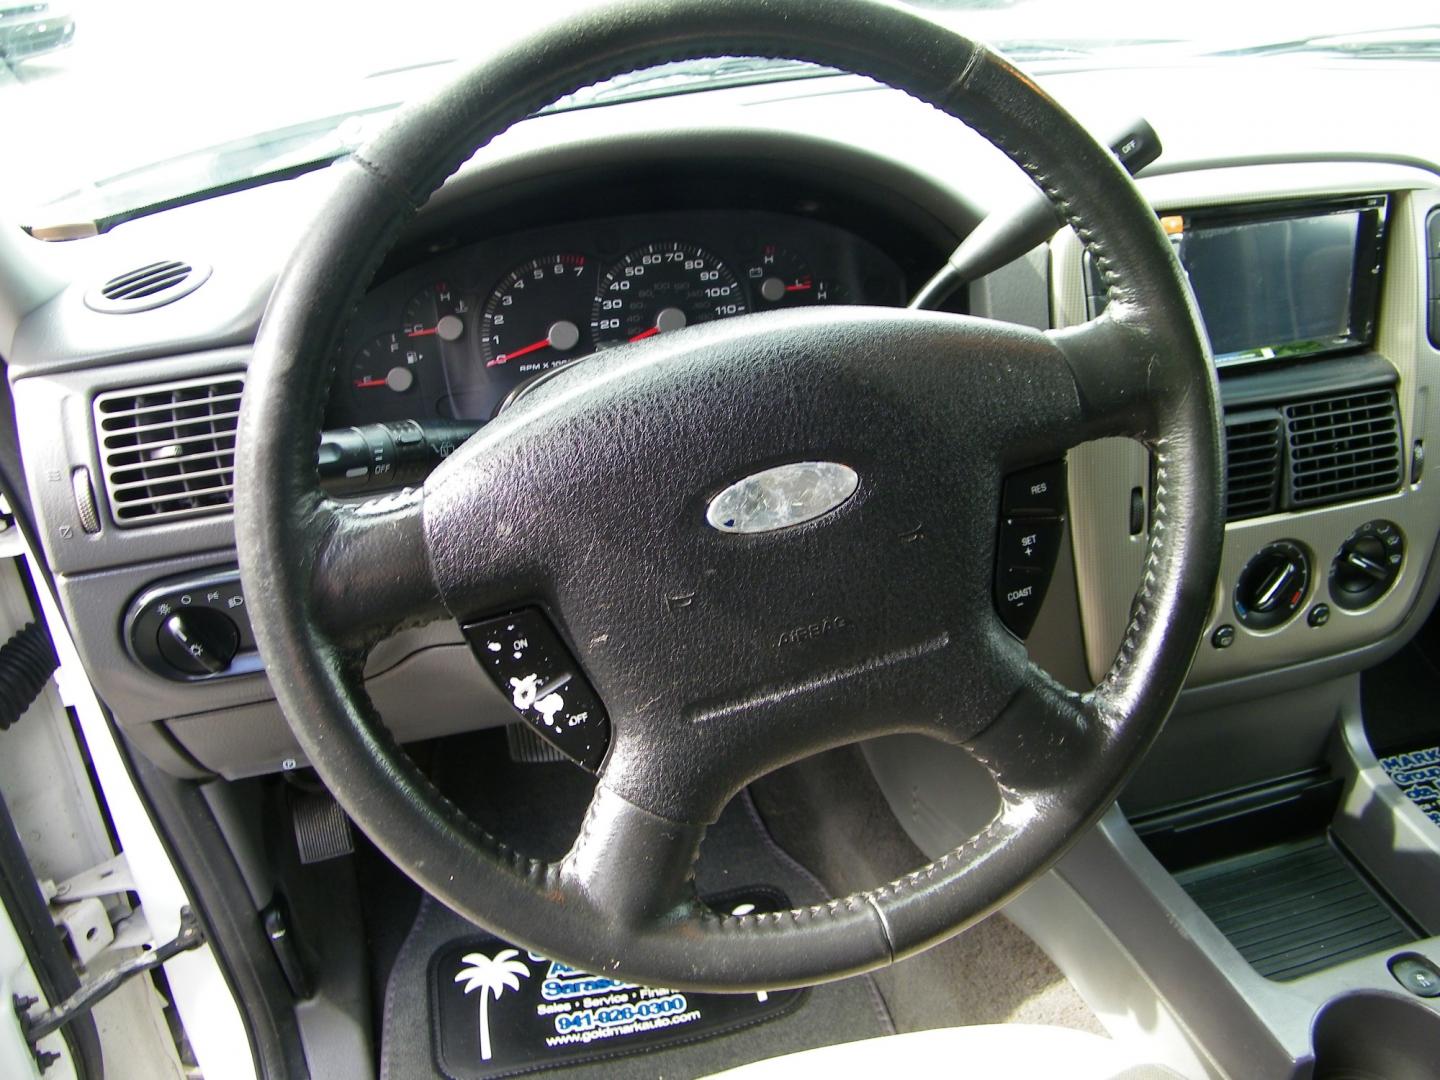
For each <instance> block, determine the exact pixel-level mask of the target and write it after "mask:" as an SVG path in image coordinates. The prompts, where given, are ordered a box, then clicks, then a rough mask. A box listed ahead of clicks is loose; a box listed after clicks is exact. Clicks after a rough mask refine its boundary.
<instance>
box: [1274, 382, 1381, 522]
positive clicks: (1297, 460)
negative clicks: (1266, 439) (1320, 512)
mask: <svg viewBox="0 0 1440 1080" xmlns="http://www.w3.org/2000/svg"><path fill="white" fill-rule="evenodd" d="M1284 412H1285V427H1286V434H1287V437H1288V440H1289V443H1290V505H1291V506H1294V507H1302V506H1321V505H1324V504H1326V503H1334V502H1342V501H1344V500H1347V499H1358V498H1363V497H1365V496H1368V495H1380V494H1383V493H1385V492H1389V491H1394V490H1395V489H1396V488H1398V487H1399V486H1400V481H1401V480H1402V478H1403V475H1404V474H1403V470H1402V467H1401V451H1400V411H1399V408H1398V406H1397V402H1396V399H1395V391H1394V390H1393V389H1388V388H1387V389H1381V390H1364V391H1358V392H1355V393H1349V394H1343V395H1340V396H1337V397H1326V398H1317V399H1314V400H1311V401H1298V402H1292V403H1290V404H1288V405H1286V406H1285V409H1284Z"/></svg>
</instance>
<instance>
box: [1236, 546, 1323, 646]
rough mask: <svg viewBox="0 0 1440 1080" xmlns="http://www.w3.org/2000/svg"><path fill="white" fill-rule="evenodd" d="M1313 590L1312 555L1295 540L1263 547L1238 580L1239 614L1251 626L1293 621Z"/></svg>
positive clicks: (1267, 627) (1268, 627) (1266, 627)
mask: <svg viewBox="0 0 1440 1080" xmlns="http://www.w3.org/2000/svg"><path fill="white" fill-rule="evenodd" d="M1309 591H1310V557H1309V556H1308V555H1306V553H1305V549H1304V548H1302V547H1301V546H1300V545H1299V544H1297V543H1295V542H1294V541H1293V540H1277V541H1275V543H1273V544H1268V545H1266V546H1265V547H1263V548H1261V549H1260V551H1259V552H1257V553H1256V555H1255V557H1254V558H1252V559H1251V560H1250V561H1249V562H1248V563H1246V564H1245V569H1244V570H1242V571H1240V580H1239V581H1237V582H1236V583H1235V617H1236V618H1238V619H1239V620H1240V622H1241V623H1243V624H1244V625H1245V626H1246V627H1248V628H1249V629H1251V630H1273V629H1274V628H1275V627H1277V626H1283V625H1284V624H1285V623H1287V622H1289V621H1290V619H1291V617H1292V616H1294V614H1295V612H1297V611H1299V610H1300V605H1301V604H1302V603H1304V601H1305V596H1306V594H1307V593H1309Z"/></svg>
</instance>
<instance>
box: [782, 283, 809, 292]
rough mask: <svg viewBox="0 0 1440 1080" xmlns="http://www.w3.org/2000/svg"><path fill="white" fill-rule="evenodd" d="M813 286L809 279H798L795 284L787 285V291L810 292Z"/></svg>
mask: <svg viewBox="0 0 1440 1080" xmlns="http://www.w3.org/2000/svg"><path fill="white" fill-rule="evenodd" d="M811 288H813V286H812V285H811V284H810V282H808V281H797V282H796V283H795V284H794V285H786V286H785V291H786V292H809V291H810V289H811Z"/></svg>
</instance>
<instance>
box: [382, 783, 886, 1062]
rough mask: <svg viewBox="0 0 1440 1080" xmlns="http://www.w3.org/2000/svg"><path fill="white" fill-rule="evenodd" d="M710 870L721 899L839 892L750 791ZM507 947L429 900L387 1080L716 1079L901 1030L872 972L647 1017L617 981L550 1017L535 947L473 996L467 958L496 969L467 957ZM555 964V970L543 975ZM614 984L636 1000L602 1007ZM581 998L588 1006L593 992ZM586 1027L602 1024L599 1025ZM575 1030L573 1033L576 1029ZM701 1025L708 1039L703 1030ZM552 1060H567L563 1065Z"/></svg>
mask: <svg viewBox="0 0 1440 1080" xmlns="http://www.w3.org/2000/svg"><path fill="white" fill-rule="evenodd" d="M554 768H557V769H564V768H569V767H568V766H556V767H554ZM571 771H575V770H573V769H572V770H571ZM540 846H541V847H543V846H545V845H544V844H541V845H540ZM696 876H697V884H698V885H699V889H700V892H701V895H703V896H706V897H708V898H712V899H713V900H714V901H715V902H717V903H725V904H732V905H733V904H736V903H757V904H761V903H773V904H778V903H781V902H791V903H795V904H809V903H814V902H817V901H819V900H822V899H825V890H824V889H823V888H822V887H821V886H820V884H819V883H818V882H817V881H816V880H815V879H814V878H813V877H812V876H811V875H810V874H809V873H808V872H807V871H806V870H805V869H804V868H803V867H801V866H800V865H799V864H798V863H795V862H794V861H793V860H791V859H790V858H789V857H788V856H786V855H785V853H784V852H782V851H781V850H780V849H779V848H778V847H776V846H775V844H774V842H773V841H772V840H771V839H770V837H769V835H768V833H766V832H765V830H764V828H763V826H762V825H761V823H760V820H759V817H758V815H757V814H756V812H755V809H754V805H753V803H752V802H751V801H750V798H749V796H748V794H745V795H741V796H740V797H739V798H737V799H736V800H735V801H734V802H733V803H732V804H731V805H730V807H729V808H727V810H726V811H725V813H724V814H723V815H721V818H720V820H719V821H718V822H717V823H716V824H715V825H714V826H713V827H712V828H711V829H710V832H709V834H708V835H707V836H706V840H705V844H704V847H703V849H702V851H701V857H700V863H699V865H698V867H697V874H696ZM757 887H758V889H759V892H758V893H757V891H756V890H757ZM506 949H507V945H506V944H505V943H503V942H500V941H498V939H495V938H493V937H491V936H490V935H488V934H487V933H486V932H485V931H483V930H481V929H479V928H477V927H475V926H472V925H471V924H470V923H468V922H466V921H465V920H464V919H461V918H460V917H459V916H458V915H455V914H454V913H453V912H451V911H449V910H448V909H447V908H445V907H444V906H442V905H440V904H438V903H436V902H435V901H434V900H431V899H429V898H426V899H425V900H423V901H422V902H421V905H420V909H419V912H418V913H417V915H416V918H415V922H414V924H413V925H412V927H411V929H410V933H409V935H408V937H407V938H406V940H405V943H404V945H403V946H402V947H401V949H400V952H399V954H398V955H397V957H396V960H395V964H394V966H393V968H392V970H391V973H390V980H389V983H388V985H387V987H386V994H385V1008H384V1015H383V1021H382V1026H383V1037H382V1044H381V1045H382V1054H381V1070H380V1071H381V1076H382V1077H384V1078H386V1080H414V1078H423V1077H448V1078H449V1080H480V1078H482V1077H486V1078H489V1077H497V1076H506V1075H520V1074H521V1073H533V1072H536V1071H540V1070H543V1071H544V1074H545V1075H546V1076H563V1077H567V1078H569V1077H592V1076H593V1077H601V1076H615V1075H617V1073H618V1074H620V1075H625V1076H655V1077H665V1078H667V1080H669V1078H672V1077H675V1078H679V1077H696V1076H704V1075H708V1074H709V1073H712V1072H716V1071H718V1070H721V1069H725V1068H731V1067H734V1066H736V1065H740V1064H743V1063H745V1062H748V1061H755V1060H759V1059H761V1058H768V1057H774V1056H776V1055H779V1054H785V1053H791V1052H794V1051H797V1050H804V1049H809V1048H811V1047H815V1046H824V1045H828V1044H831V1043H836V1042H845V1041H849V1040H853V1039H864V1038H872V1037H875V1036H879V1035H887V1034H891V1033H892V1032H893V1031H894V1025H893V1024H892V1023H891V1020H890V1017H889V1014H888V1013H887V1012H886V1010H885V1007H884V1004H883V1002H882V1001H881V999H880V995H879V993H878V992H877V990H876V988H875V984H874V981H873V980H872V979H871V978H869V977H868V976H860V977H857V978H852V979H846V980H844V981H842V982H838V983H830V984H827V985H824V986H818V987H814V988H812V989H810V990H807V991H803V992H790V993H787V994H783V995H769V996H768V1000H766V1001H764V1002H761V1001H758V1000H757V999H756V995H740V996H738V997H735V998H732V999H731V1002H730V1004H729V1005H725V1006H721V1005H719V1004H718V1003H716V1002H714V1001H713V1000H712V999H713V998H714V997H715V996H714V995H705V996H704V1000H702V1001H701V1003H700V1007H699V1009H698V1010H697V1009H696V1008H695V1007H694V1003H693V1002H692V1001H691V1000H690V998H689V997H688V996H686V995H669V994H666V993H655V992H652V993H651V995H650V996H648V997H647V998H645V1000H647V1001H651V1002H658V1001H665V1002H668V1004H666V1005H662V1006H658V1007H657V1009H660V1010H670V1011H668V1012H659V1013H658V1014H657V1015H656V1016H643V1017H641V1016H637V1015H635V1014H634V1013H633V1012H631V1013H626V1012H625V1009H626V1008H627V1007H629V1008H630V1009H632V1010H633V1009H634V1008H635V1006H636V1004H637V1003H638V1002H639V1001H640V1000H641V998H640V995H639V993H638V992H637V991H632V990H629V989H628V988H627V989H624V990H622V989H619V988H617V987H610V988H607V989H606V992H605V993H600V992H598V991H600V990H601V988H600V987H599V986H598V985H597V986H596V987H595V989H596V990H597V993H595V994H593V995H585V996H586V997H593V998H596V999H597V1003H595V1004H592V1005H590V1006H586V1005H583V1004H582V1005H581V1006H580V1008H579V1009H578V1010H575V1009H572V1010H571V1011H569V1012H563V1011H562V1012H560V1013H551V1014H545V1015H540V1014H539V1013H538V1010H539V1007H540V1005H541V1004H542V1000H541V999H543V990H544V984H545V982H546V981H549V979H550V976H551V971H550V967H549V962H548V961H546V960H543V959H532V958H531V956H530V955H529V954H528V953H526V952H524V951H521V950H516V951H515V953H514V954H513V955H509V956H505V957H504V959H503V960H500V963H501V964H502V965H504V964H510V965H518V966H523V967H524V968H525V969H526V976H524V977H522V976H521V975H520V974H519V970H518V966H511V967H509V968H508V971H509V978H508V979H507V978H506V977H505V973H504V972H503V971H491V972H488V973H484V977H485V978H487V979H489V978H491V977H492V976H493V977H494V978H495V979H497V980H499V983H503V987H504V988H503V990H502V992H501V993H499V994H498V995H494V994H493V991H492V992H491V993H490V995H489V996H487V994H486V992H485V991H484V989H483V984H482V985H480V986H477V987H476V989H475V991H474V992H473V993H472V994H470V995H469V999H468V1000H467V996H466V994H465V992H464V986H465V982H461V983H456V982H455V976H456V975H458V974H459V973H460V968H459V967H458V966H457V962H459V961H465V966H470V967H481V966H483V965H481V964H480V963H479V960H478V959H477V960H467V959H466V958H467V956H468V955H469V954H471V953H474V954H477V955H478V956H479V957H482V958H483V959H485V960H486V961H492V962H493V961H496V960H498V959H499V957H500V954H502V953H504V951H505V950H506ZM452 968H453V969H454V970H453V971H452V970H451V969H452ZM542 971H543V972H544V973H545V976H546V977H545V978H537V977H536V976H538V975H539V973H540V972H542ZM481 974H482V973H480V972H476V973H475V974H474V975H473V976H467V979H466V981H467V982H468V981H470V979H472V978H480V977H481ZM565 974H567V972H564V971H563V970H560V969H557V970H556V971H555V972H554V975H555V976H557V977H558V976H563V975H565ZM447 980H448V983H449V985H448V986H447V987H446V988H445V992H443V993H442V990H441V987H442V985H444V984H445V983H446V982H447ZM511 981H513V982H516V983H519V984H520V985H521V986H522V987H523V986H526V985H529V986H530V987H531V990H530V996H525V995H524V994H523V993H522V992H521V991H519V990H515V989H512V988H511ZM560 991H561V988H560V987H558V986H556V987H552V992H560ZM607 993H615V994H616V995H619V996H623V997H625V998H626V999H627V1000H626V1001H624V1002H619V1001H617V1003H616V1004H615V1005H613V1006H606V1005H604V1004H600V1003H599V999H603V998H605V997H606V994H607ZM517 994H519V995H520V996H516V995H517ZM537 994H539V997H538V998H537V997H536V995H537ZM477 995H479V1000H478V1001H477V1000H476V997H477ZM677 997H684V998H685V1004H686V1006H687V1008H685V1009H680V1008H679V1007H678V1003H677V1002H676V1001H675V998H677ZM562 1000H564V999H562V998H560V997H558V996H557V997H556V998H555V1000H554V1001H553V1002H546V1004H551V1005H555V1004H559V1003H560V1002H561V1001H562ZM570 1000H572V1001H573V1000H574V999H570ZM581 1000H582V1002H583V1000H584V998H583V997H582V999H581ZM482 1002H483V1003H486V1009H487V1015H486V1017H485V1022H486V1023H487V1024H488V1041H489V1044H490V1045H489V1049H490V1052H491V1057H490V1059H489V1061H488V1062H487V1061H484V1060H483V1059H482V1052H481V1047H480V1030H481V1028H480V1024H481V1020H480V1005H481V1003H482ZM437 1005H438V1006H439V1007H438V1009H437V1008H436V1007H435V1006H437ZM522 1006H523V1007H522ZM607 1009H609V1010H610V1011H606V1010H607ZM707 1010H709V1016H710V1018H711V1022H710V1023H707V1025H706V1026H705V1027H703V1028H702V1027H698V1026H695V1027H690V1025H698V1024H699V1023H700V1021H699V1020H695V1019H691V1020H687V1021H685V1025H686V1026H687V1027H690V1029H689V1030H685V1031H683V1033H681V1034H678V1035H675V1036H673V1041H672V1038H671V1037H669V1036H667V1037H665V1038H660V1039H654V1040H653V1041H650V1042H647V1043H646V1044H645V1045H643V1046H639V1047H627V1046H624V1045H622V1044H621V1042H620V1041H619V1039H618V1038H617V1037H614V1036H612V1037H609V1038H603V1037H597V1036H594V1035H591V1036H590V1042H589V1043H588V1044H587V1043H586V1042H585V1041H584V1036H583V1032H584V1031H586V1030H589V1031H596V1030H599V1029H600V1028H602V1027H605V1026H613V1027H615V1028H624V1027H626V1026H627V1025H630V1024H632V1023H634V1022H635V1021H637V1020H642V1019H643V1020H647V1021H648V1020H655V1019H661V1018H664V1019H667V1020H668V1019H669V1018H670V1017H674V1016H679V1015H685V1014H687V1013H691V1012H695V1011H699V1012H700V1013H701V1014H702V1016H703V1015H705V1014H706V1012H707ZM717 1010H718V1013H719V1015H717ZM602 1012H603V1013H604V1016H603V1017H602V1016H601V1013H602ZM561 1015H564V1016H581V1015H588V1016H589V1019H588V1020H586V1019H578V1020H565V1021H561V1022H559V1023H557V1020H558V1019H559V1017H560V1016H561ZM447 1018H448V1019H447ZM547 1020H548V1023H549V1030H548V1031H546V1032H545V1033H544V1034H542V1031H543V1030H544V1028H543V1023H544V1021H547ZM537 1021H538V1022H537ZM571 1025H573V1026H571ZM586 1025H589V1026H588V1028H587V1027H586ZM561 1027H566V1028H567V1030H566V1031H563V1032H562V1031H561V1030H560V1028H561ZM671 1027H673V1025H671V1024H668V1023H667V1024H666V1025H663V1026H662V1025H654V1026H652V1027H650V1028H648V1029H647V1032H653V1031H655V1030H656V1029H657V1028H664V1029H669V1028H671ZM647 1032H642V1034H646V1033H647ZM552 1034H553V1035H562V1034H572V1035H574V1036H575V1040H574V1041H573V1042H571V1043H568V1044H560V1043H557V1044H553V1045H550V1046H546V1045H544V1044H545V1040H546V1038H548V1037H549V1036H550V1035H552ZM697 1034H698V1036H699V1037H698V1038H696V1037H695V1036H696V1035H697ZM629 1037H630V1036H625V1037H624V1038H629ZM537 1044H538V1045H539V1046H540V1048H541V1050H542V1051H543V1052H544V1056H543V1058H534V1059H531V1060H526V1059H523V1058H522V1057H520V1056H516V1054H517V1050H516V1048H517V1047H518V1048H520V1049H525V1048H528V1049H529V1050H530V1051H534V1049H535V1048H536V1046H537ZM607 1044H608V1045H607ZM564 1046H572V1047H573V1046H578V1047H580V1048H581V1049H580V1050H579V1051H574V1053H576V1054H579V1055H582V1056H583V1057H584V1058H585V1060H583V1061H577V1060H576V1059H575V1057H571V1056H569V1054H570V1053H571V1051H569V1050H564V1051H559V1050H557V1048H560V1047H564ZM627 1049H643V1050H644V1051H645V1053H644V1056H643V1057H626V1058H624V1061H623V1067H622V1065H621V1064H619V1063H617V1062H615V1061H613V1060H612V1059H613V1058H615V1057H616V1056H619V1055H620V1054H623V1053H624V1051H625V1050H627ZM602 1055H603V1056H602ZM552 1064H553V1065H556V1066H558V1067H551V1066H552Z"/></svg>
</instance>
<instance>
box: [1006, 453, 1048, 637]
mask: <svg viewBox="0 0 1440 1080" xmlns="http://www.w3.org/2000/svg"><path fill="white" fill-rule="evenodd" d="M1064 534H1065V462H1064V461H1051V462H1047V463H1046V464H1044V465H1037V466H1034V467H1033V468H1029V469H1024V470H1022V471H1020V472H1017V473H1011V474H1010V475H1009V476H1007V477H1006V478H1005V486H1004V492H1003V496H1002V498H1001V505H1000V543H999V551H998V554H997V556H996V565H995V609H996V610H997V611H998V612H999V613H1000V621H1001V622H1003V623H1004V624H1005V625H1006V626H1007V627H1008V628H1009V630H1010V632H1011V633H1013V634H1014V635H1015V636H1016V637H1019V638H1021V639H1023V638H1025V637H1027V636H1028V635H1029V633H1030V629H1031V627H1033V626H1034V625H1035V616H1036V615H1038V614H1039V613H1040V605H1041V604H1042V603H1043V602H1044V600H1045V590H1046V589H1047V588H1049V586H1050V575H1051V574H1052V573H1053V572H1054V570H1055V560H1056V558H1057V557H1059V554H1060V540H1061V537H1062V536H1064Z"/></svg>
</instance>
